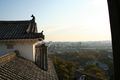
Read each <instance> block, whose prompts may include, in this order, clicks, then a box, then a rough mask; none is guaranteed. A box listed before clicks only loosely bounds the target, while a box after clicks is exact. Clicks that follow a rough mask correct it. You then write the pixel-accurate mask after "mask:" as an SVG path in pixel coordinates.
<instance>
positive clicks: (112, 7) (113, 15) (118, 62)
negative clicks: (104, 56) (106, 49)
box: [107, 0, 120, 80]
mask: <svg viewBox="0 0 120 80" xmlns="http://www.w3.org/2000/svg"><path fill="white" fill-rule="evenodd" d="M107 1H108V8H109V17H110V27H111V36H112V47H113V60H114V74H115V75H114V80H120V29H119V28H120V0H107Z"/></svg>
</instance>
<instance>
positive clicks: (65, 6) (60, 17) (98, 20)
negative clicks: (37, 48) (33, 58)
mask: <svg viewBox="0 0 120 80" xmlns="http://www.w3.org/2000/svg"><path fill="white" fill-rule="evenodd" d="M0 10H1V15H0V20H30V19H32V18H31V17H30V16H31V15H32V14H34V16H35V17H36V23H37V26H38V31H39V32H41V31H42V30H43V31H44V34H45V41H100V40H111V32H110V24H109V14H108V7H107V1H106V0H36V1H33V0H20V1H16V0H10V1H9V0H1V2H0Z"/></svg>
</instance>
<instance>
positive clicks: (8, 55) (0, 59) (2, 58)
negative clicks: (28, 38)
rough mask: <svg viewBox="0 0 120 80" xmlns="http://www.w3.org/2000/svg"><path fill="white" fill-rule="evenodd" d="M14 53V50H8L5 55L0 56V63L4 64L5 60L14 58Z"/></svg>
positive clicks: (8, 60)
mask: <svg viewBox="0 0 120 80" xmlns="http://www.w3.org/2000/svg"><path fill="white" fill-rule="evenodd" d="M15 57H16V53H15V52H8V53H6V54H5V55H2V56H0V65H4V64H6V63H7V62H10V61H12V60H13V59H15Z"/></svg>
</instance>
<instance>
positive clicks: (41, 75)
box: [0, 52, 58, 80]
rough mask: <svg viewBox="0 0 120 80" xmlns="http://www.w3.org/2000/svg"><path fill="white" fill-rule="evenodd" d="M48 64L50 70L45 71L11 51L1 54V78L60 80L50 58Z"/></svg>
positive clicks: (13, 79) (4, 79) (8, 79)
mask: <svg viewBox="0 0 120 80" xmlns="http://www.w3.org/2000/svg"><path fill="white" fill-rule="evenodd" d="M48 64H49V66H48V71H44V70H42V69H40V68H39V67H38V66H37V65H35V64H34V63H33V62H32V61H29V60H27V59H25V58H22V57H20V56H16V54H15V53H14V52H10V53H8V54H6V55H4V56H0V80H58V79H57V75H56V73H55V70H54V66H53V64H52V62H51V61H50V60H49V61H48Z"/></svg>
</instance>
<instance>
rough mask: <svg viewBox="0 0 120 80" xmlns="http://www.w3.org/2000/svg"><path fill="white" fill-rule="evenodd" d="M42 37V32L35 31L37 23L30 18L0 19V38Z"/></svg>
mask: <svg viewBox="0 0 120 80" xmlns="http://www.w3.org/2000/svg"><path fill="white" fill-rule="evenodd" d="M10 39H44V35H43V33H42V32H41V33H38V32H37V25H36V23H35V21H34V19H32V20H22V21H0V40H10Z"/></svg>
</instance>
